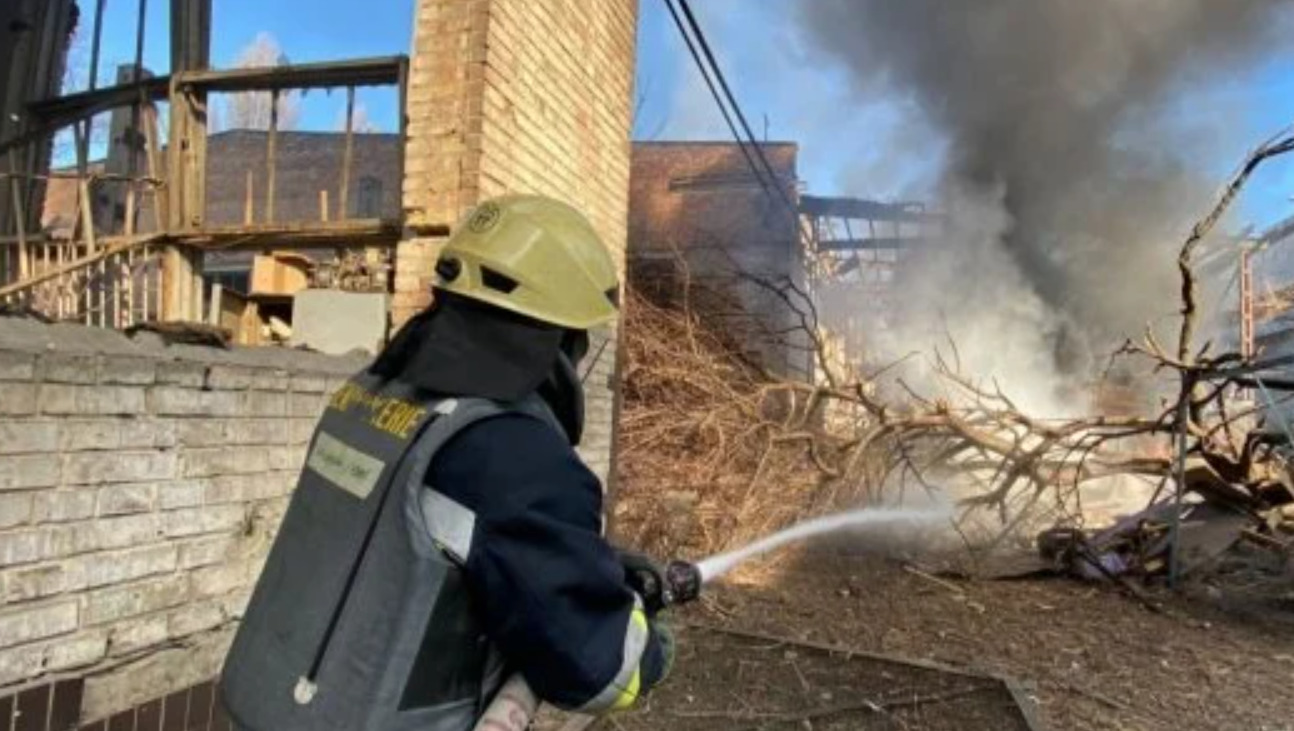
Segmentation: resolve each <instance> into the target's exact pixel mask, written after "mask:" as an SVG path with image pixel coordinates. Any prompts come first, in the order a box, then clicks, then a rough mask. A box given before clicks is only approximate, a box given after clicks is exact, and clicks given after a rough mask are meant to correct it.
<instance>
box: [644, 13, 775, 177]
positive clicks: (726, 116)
mask: <svg viewBox="0 0 1294 731" xmlns="http://www.w3.org/2000/svg"><path fill="white" fill-rule="evenodd" d="M664 1H665V7H666V8H668V9H669V14H670V17H672V18H673V19H674V26H675V27H677V28H678V32H679V35H681V36H682V37H683V42H684V43H685V44H686V45H687V50H688V52H689V53H690V54H692V61H693V62H695V63H696V68H697V70H698V71H700V72H701V78H702V79H704V80H705V85H706V86H707V87H708V88H709V89H710V95H711V96H712V97H714V103H715V104H716V105H717V106H718V107H719V113H720V114H722V115H723V121H724V122H726V123H727V125H728V130H729V131H730V132H731V133H732V137H733V139H734V140H736V141H737V147H738V148H740V149H741V154H742V156H743V157H745V158H746V164H747V165H749V166H750V172H751V173H752V174H753V175H754V176H755V180H756V182H758V183H759V187H761V188H763V189H764V191H765V192H768V189H769V181H766V180H765V179H764V175H763V174H762V173H761V172H760V168H759V165H758V164H756V162H755V158H754V157H752V156H751V154H750V150H747V149H746V144H745V143H744V142H743V141H742V138H741V133H740V132H738V131H737V125H736V123H735V122H733V120H732V114H731V113H729V111H728V107H727V105H726V104H724V101H723V97H722V96H721V95H720V93H719V89H718V87H716V86H715V84H714V79H712V78H711V77H710V69H709V68H707V67H706V64H705V62H704V61H703V60H702V59H701V54H700V53H699V52H698V51H697V47H696V44H695V43H694V42H693V40H692V36H691V35H690V34H689V33H688V31H687V26H685V25H684V24H683V19H682V18H681V17H680V16H679V14H678V10H677V9H675V7H674V0H664ZM716 72H717V69H716ZM776 182H777V178H776V177H774V178H773V185H774V187H776Z"/></svg>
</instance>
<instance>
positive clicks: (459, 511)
mask: <svg viewBox="0 0 1294 731" xmlns="http://www.w3.org/2000/svg"><path fill="white" fill-rule="evenodd" d="M421 500H422V514H423V517H424V519H425V520H426V521H427V532H428V533H430V534H431V539H432V540H433V541H435V542H436V544H437V545H439V546H440V547H441V548H442V549H444V550H445V551H446V552H447V553H449V555H450V556H451V557H452V558H453V559H454V560H455V561H458V562H459V563H465V562H466V561H467V557H468V555H469V554H470V553H471V551H472V534H473V533H474V532H475V531H476V513H473V512H472V511H471V510H469V509H467V508H465V507H463V505H462V504H460V503H459V502H458V501H457V500H454V499H453V498H451V497H449V496H448V495H445V494H444V493H441V492H437V491H436V490H432V489H427V490H423V491H422V498H421Z"/></svg>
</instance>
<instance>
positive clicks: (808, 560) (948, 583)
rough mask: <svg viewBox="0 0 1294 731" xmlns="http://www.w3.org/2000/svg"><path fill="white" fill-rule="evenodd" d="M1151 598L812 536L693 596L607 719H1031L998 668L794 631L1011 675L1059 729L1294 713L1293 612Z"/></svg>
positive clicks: (1184, 727) (729, 724) (1259, 723)
mask: <svg viewBox="0 0 1294 731" xmlns="http://www.w3.org/2000/svg"><path fill="white" fill-rule="evenodd" d="M1150 598H1151V599H1153V603H1154V604H1156V605H1158V606H1159V610H1158V611H1152V610H1151V609H1148V608H1147V607H1146V605H1145V603H1143V601H1142V600H1138V599H1136V598H1133V597H1130V596H1128V595H1126V594H1124V593H1121V592H1120V591H1118V590H1117V589H1115V588H1113V587H1110V586H1107V585H1093V584H1086V583H1081V582H1078V581H1075V580H1072V579H1067V578H1051V579H1036V578H1035V579H1022V580H1008V581H1003V580H956V579H946V578H938V577H933V576H930V575H928V574H921V573H916V572H913V571H912V570H911V567H906V566H905V565H903V564H900V563H897V562H894V561H891V560H887V559H883V558H878V557H839V556H831V555H823V554H821V553H818V554H814V553H805V554H802V555H800V556H798V557H792V558H786V559H783V560H782V561H781V562H780V563H777V564H766V565H764V566H762V567H757V568H754V569H749V570H746V571H744V572H742V573H741V574H739V575H737V576H735V577H733V578H732V579H731V580H730V581H729V582H728V583H727V584H725V585H722V586H717V587H714V588H713V590H711V591H709V595H708V597H707V598H706V601H705V602H704V603H702V604H700V605H697V606H694V607H690V608H686V609H684V610H682V611H680V612H678V613H677V614H676V621H677V622H678V623H680V624H682V625H691V627H690V628H689V627H687V626H685V627H683V628H682V629H681V631H680V642H679V644H680V653H679V661H678V664H677V666H676V668H675V674H674V675H673V677H672V678H671V680H670V682H669V683H668V684H667V686H666V687H663V688H661V689H660V690H659V691H658V692H657V693H655V694H653V696H654V697H653V698H652V699H651V701H650V703H648V704H647V705H646V706H645V707H644V708H643V709H641V710H638V711H634V712H631V713H628V714H623V715H620V716H617V717H615V718H614V719H613V720H609V721H603V722H602V723H601V724H600V725H599V726H598V728H601V729H623V730H625V731H636V730H638V729H644V730H645V729H664V728H668V729H680V730H681V731H691V730H693V729H697V730H699V729H752V730H753V729H793V728H794V729H818V730H819V731H821V730H823V729H913V730H918V729H920V730H930V731H936V730H942V729H962V730H964V731H980V730H981V729H983V730H985V731H987V730H988V729H1004V730H1010V729H1015V728H1028V726H1027V724H1026V723H1025V722H1024V720H1023V718H1022V716H1021V714H1020V712H1019V710H1018V709H1017V707H1016V705H1015V704H1014V703H1013V699H1012V697H1011V694H1010V693H1009V692H1008V689H1007V688H1006V686H1003V685H1002V684H1001V683H996V682H994V681H992V680H991V679H988V680H986V679H984V678H982V677H980V676H977V675H958V674H956V673H950V672H940V671H939V670H938V669H932V668H920V667H912V666H908V665H904V664H901V663H887V662H885V661H884V660H880V659H877V658H868V657H863V658H859V657H849V656H847V655H845V654H832V653H829V652H825V651H822V650H819V649H815V648H812V647H806V646H801V645H797V644H794V643H795V642H801V641H803V642H809V643H816V644H819V645H828V646H831V647H837V648H844V649H850V650H855V651H862V652H867V653H877V654H883V655H885V656H891V655H893V656H901V657H906V658H912V659H915V660H918V661H928V662H933V663H938V664H941V665H947V666H952V667H955V668H960V669H962V670H965V671H970V672H972V673H985V674H988V675H993V676H1006V677H1009V678H1012V679H1014V680H1015V681H1018V689H1019V688H1023V691H1022V692H1021V693H1020V694H1021V695H1022V696H1025V697H1027V698H1028V699H1031V701H1032V702H1028V701H1026V703H1025V704H1024V705H1025V706H1033V707H1034V710H1035V712H1036V715H1037V719H1038V725H1039V726H1040V727H1041V728H1046V729H1051V730H1053V731H1054V730H1057V729H1079V730H1089V729H1090V730H1096V729H1102V730H1104V729H1110V730H1115V729H1118V730H1120V731H1152V730H1157V729H1172V731H1190V730H1194V729H1200V730H1203V729H1237V730H1239V729H1246V730H1252V731H1288V730H1294V623H1292V622H1290V621H1289V616H1288V615H1283V616H1282V615H1280V614H1279V612H1271V613H1269V612H1265V611H1253V608H1252V607H1249V608H1248V610H1247V611H1245V612H1243V613H1237V612H1234V611H1223V610H1221V609H1219V608H1217V606H1216V603H1205V602H1202V601H1199V600H1195V599H1190V598H1186V597H1182V596H1178V595H1171V594H1168V593H1167V592H1162V591H1154V590H1152V594H1151V596H1150ZM711 627H718V628H729V629H737V630H745V631H751V632H755V633H760V634H763V635H767V636H775V637H780V638H785V639H786V640H788V641H790V642H778V641H774V640H771V639H766V638H765V639H759V638H751V637H746V636H740V635H729V634H726V633H725V632H721V631H715V630H714V629H710V628H711Z"/></svg>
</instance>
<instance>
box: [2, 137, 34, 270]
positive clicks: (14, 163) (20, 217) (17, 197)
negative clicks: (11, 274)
mask: <svg viewBox="0 0 1294 731" xmlns="http://www.w3.org/2000/svg"><path fill="white" fill-rule="evenodd" d="M9 167H10V168H11V169H12V170H13V171H14V172H15V173H16V172H18V156H17V155H16V154H15V153H13V152H10V153H9ZM9 191H10V201H11V203H12V204H13V220H14V226H15V230H16V231H17V234H18V279H19V280H22V279H26V278H27V277H29V276H31V262H30V261H28V259H27V212H26V211H25V210H24V209H23V205H22V182H21V181H19V180H18V178H17V177H15V178H13V179H12V180H10V181H9ZM6 275H8V272H6Z"/></svg>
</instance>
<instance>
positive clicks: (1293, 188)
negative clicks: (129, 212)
mask: <svg viewBox="0 0 1294 731" xmlns="http://www.w3.org/2000/svg"><path fill="white" fill-rule="evenodd" d="M802 1H804V0H802ZM136 2H137V0H108V13H107V17H106V20H105V31H104V51H103V58H104V62H103V66H104V69H105V70H104V71H102V72H101V76H103V77H104V78H106V76H107V75H109V74H110V69H111V67H112V66H113V65H115V64H116V63H119V62H126V61H128V60H130V59H131V58H132V57H133V55H134V26H133V23H134V16H135V8H136ZM148 4H149V6H150V8H149V19H148V22H149V28H148V39H147V43H146V52H145V62H146V64H147V65H148V66H150V67H151V68H154V69H159V70H163V69H165V68H166V65H167V55H168V45H167V40H166V31H167V9H166V6H167V5H168V3H167V2H165V0H149V3H148ZM214 4H215V10H214V12H215V17H214V28H215V33H214V41H213V48H212V59H213V62H214V63H215V64H216V65H217V66H229V65H232V64H233V62H234V59H235V58H236V57H237V56H238V53H239V51H240V50H241V49H243V48H244V47H246V46H247V45H248V44H249V43H251V42H252V41H253V40H254V39H255V38H256V36H257V35H258V34H260V33H262V32H267V33H270V34H272V35H273V36H274V37H275V38H276V39H277V41H278V42H279V45H280V46H281V48H282V49H283V51H284V53H285V54H286V55H287V56H288V57H289V58H290V59H291V60H292V61H293V62H306V61H319V60H327V59H338V58H352V57H361V56H379V55H388V54H395V53H407V52H408V48H409V45H410V39H411V37H412V32H413V7H414V0H368V1H367V2H358V3H357V2H354V1H353V0H257V1H252V0H215V3H214ZM86 5H89V3H86ZM791 5H792V4H791V3H787V2H785V1H784V0H694V2H693V6H694V8H695V9H696V10H697V11H698V13H699V15H700V20H701V22H702V24H703V26H704V27H705V30H706V32H707V35H708V36H709V38H710V40H711V43H712V45H713V46H714V49H715V52H716V53H717V55H718V57H719V60H720V63H721V64H722V66H723V68H724V71H725V72H726V75H727V77H728V79H729V81H730V83H731V84H732V85H733V87H734V90H735V92H736V94H737V96H738V98H739V99H740V100H741V103H742V106H743V108H744V109H745V111H746V113H747V115H748V117H749V118H750V122H751V124H752V126H753V127H754V128H755V129H756V133H757V134H758V135H762V134H763V131H764V125H765V118H767V123H768V129H769V134H770V136H771V138H773V139H777V140H792V141H795V142H798V143H799V144H800V176H801V178H802V179H803V180H804V187H805V188H806V190H808V191H810V192H814V193H821V194H841V195H859V196H867V197H876V198H882V199H898V198H909V197H921V196H922V195H924V194H926V193H928V190H929V187H930V185H931V184H932V182H933V180H934V179H935V177H936V175H937V172H938V164H939V152H940V149H941V143H940V140H939V137H938V135H937V134H936V133H935V131H934V130H931V129H929V128H928V127H927V126H926V125H925V124H924V123H923V122H922V120H921V117H920V114H919V113H918V111H917V110H916V109H915V107H914V106H913V103H912V102H911V101H910V100H908V99H904V98H901V97H898V98H896V97H893V96H890V97H885V98H877V99H867V100H861V99H859V98H858V96H857V95H856V94H854V93H853V92H852V91H851V90H850V87H849V84H848V83H847V80H846V77H845V74H844V73H843V72H842V70H840V69H838V68H836V67H835V66H834V65H833V64H832V63H831V62H830V60H829V59H824V58H821V57H820V56H818V55H817V54H816V52H815V51H814V49H813V48H812V47H809V46H808V44H806V42H805V40H804V39H803V38H802V37H800V35H799V33H798V31H797V29H796V23H795V22H794V20H793V19H792V18H791V17H790V13H791V12H793V8H791ZM640 13H641V18H640V28H639V70H638V95H639V97H640V102H639V105H640V107H639V114H638V119H637V120H636V124H635V136H636V137H637V138H639V139H726V138H727V137H728V133H727V130H726V128H725V127H724V126H723V123H722V120H721V118H720V117H719V115H718V113H717V111H716V110H715V107H714V104H713V102H712V101H711V100H710V99H709V96H708V92H706V90H705V89H704V87H703V85H702V84H701V82H700V79H699V77H698V75H697V73H696V71H695V69H694V68H693V67H692V64H691V60H690V58H689V57H688V56H687V54H686V50H685V49H684V48H683V46H682V44H681V42H680V40H679V38H678V36H677V33H676V31H675V30H674V28H673V26H672V24H671V22H670V20H669V17H668V15H667V14H666V13H665V11H664V6H663V4H662V3H661V2H660V0H640ZM360 101H361V103H362V104H363V105H364V106H365V108H366V110H367V113H368V116H369V118H370V120H371V121H372V122H373V123H374V124H375V125H376V126H377V127H378V128H379V129H383V130H390V129H394V126H395V118H396V117H395V97H394V94H393V93H392V92H389V91H371V92H365V93H362V94H361V99H360ZM344 103H345V102H344V95H343V94H337V93H334V94H333V95H331V96H328V95H325V94H322V93H316V94H312V95H311V96H310V97H308V98H306V99H305V100H303V102H302V125H301V126H302V127H304V128H310V129H336V128H337V126H338V124H339V120H340V117H341V113H342V112H341V110H342V109H343V108H344ZM1220 110H1224V111H1220ZM1165 114H1167V115H1170V116H1172V115H1178V116H1179V117H1180V118H1181V119H1182V120H1187V121H1195V120H1198V119H1200V118H1204V117H1207V118H1208V120H1209V121H1208V123H1207V124H1204V125H1202V127H1201V128H1202V130H1203V132H1202V135H1203V139H1204V140H1205V141H1206V143H1207V144H1204V145H1203V147H1202V149H1201V154H1202V155H1203V157H1202V158H1197V162H1198V163H1199V164H1200V165H1202V166H1204V167H1205V168H1206V169H1207V171H1208V174H1209V175H1210V176H1211V177H1213V178H1216V179H1217V180H1218V181H1219V182H1221V180H1222V179H1223V178H1225V176H1226V175H1227V174H1228V173H1229V172H1230V170H1231V168H1232V167H1233V166H1234V165H1235V164H1236V163H1237V162H1238V161H1239V159H1240V158H1241V157H1242V155H1243V154H1244V151H1245V150H1246V149H1247V148H1248V147H1249V146H1251V145H1252V144H1254V143H1255V142H1257V141H1259V140H1260V139H1261V138H1263V137H1264V136H1266V135H1269V134H1272V133H1274V132H1276V131H1278V130H1279V129H1280V128H1282V127H1283V126H1286V125H1289V124H1294V54H1287V55H1284V56H1283V57H1278V58H1273V59H1272V61H1271V62H1270V63H1269V64H1267V65H1266V66H1264V67H1263V68H1261V69H1259V70H1258V71H1257V72H1255V73H1254V74H1253V75H1252V76H1251V77H1249V78H1242V79H1234V80H1231V81H1230V82H1229V83H1226V84H1216V85H1213V86H1210V87H1208V88H1197V89H1193V90H1190V92H1189V93H1186V94H1184V95H1183V96H1181V97H1180V98H1179V99H1178V100H1177V103H1175V104H1173V108H1171V109H1167V110H1165ZM912 150H921V151H922V154H913V153H912ZM1291 196H1294V160H1287V161H1284V162H1279V163H1276V164H1273V165H1272V166H1271V167H1269V168H1266V169H1264V170H1263V171H1262V172H1260V173H1259V176H1258V177H1257V179H1255V181H1254V182H1253V184H1252V186H1251V188H1250V190H1249V191H1248V193H1247V195H1246V197H1245V199H1244V200H1243V201H1242V208H1241V218H1243V222H1244V223H1252V224H1253V225H1255V226H1257V227H1258V228H1262V227H1264V226H1265V225H1267V224H1269V223H1271V222H1273V221H1275V220H1278V219H1280V218H1283V217H1285V216H1288V215H1290V214H1294V204H1292V203H1291V202H1290V197H1291Z"/></svg>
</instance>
